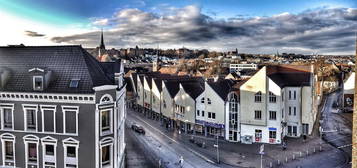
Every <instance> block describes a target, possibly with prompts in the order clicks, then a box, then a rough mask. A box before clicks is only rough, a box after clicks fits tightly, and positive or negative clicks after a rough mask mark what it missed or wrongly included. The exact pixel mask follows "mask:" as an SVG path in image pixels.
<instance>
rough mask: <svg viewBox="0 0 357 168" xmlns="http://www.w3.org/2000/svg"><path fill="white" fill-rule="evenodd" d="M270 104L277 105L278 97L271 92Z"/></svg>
mask: <svg viewBox="0 0 357 168" xmlns="http://www.w3.org/2000/svg"><path fill="white" fill-rule="evenodd" d="M269 103H276V96H275V94H274V93H272V92H269Z"/></svg>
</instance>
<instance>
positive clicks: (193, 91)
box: [181, 81, 205, 100]
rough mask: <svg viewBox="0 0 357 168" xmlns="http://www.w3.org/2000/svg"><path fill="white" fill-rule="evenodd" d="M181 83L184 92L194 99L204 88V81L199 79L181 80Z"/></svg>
mask: <svg viewBox="0 0 357 168" xmlns="http://www.w3.org/2000/svg"><path fill="white" fill-rule="evenodd" d="M181 85H182V87H183V89H184V90H185V92H186V93H187V94H188V95H190V96H191V98H192V99H194V100H195V99H196V98H197V97H198V96H199V95H200V94H201V93H202V92H203V91H204V90H205V89H204V88H205V85H204V83H203V82H200V81H196V82H182V83H181Z"/></svg>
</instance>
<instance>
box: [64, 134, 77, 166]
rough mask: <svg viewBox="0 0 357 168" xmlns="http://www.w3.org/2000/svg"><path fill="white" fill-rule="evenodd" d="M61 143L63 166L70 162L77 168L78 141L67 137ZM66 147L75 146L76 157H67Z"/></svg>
mask: <svg viewBox="0 0 357 168" xmlns="http://www.w3.org/2000/svg"><path fill="white" fill-rule="evenodd" d="M62 143H63V163H64V165H63V166H64V167H65V168H67V167H66V165H67V164H72V165H76V166H77V168H78V166H79V165H78V155H79V153H78V149H79V141H77V140H75V139H73V138H67V139H64V140H63V141H62ZM67 147H75V148H76V157H74V158H72V157H67Z"/></svg>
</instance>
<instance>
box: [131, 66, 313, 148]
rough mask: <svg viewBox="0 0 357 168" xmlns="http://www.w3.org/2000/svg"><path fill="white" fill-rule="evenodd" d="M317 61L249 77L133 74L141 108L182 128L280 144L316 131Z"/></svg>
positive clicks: (166, 123)
mask: <svg viewBox="0 0 357 168" xmlns="http://www.w3.org/2000/svg"><path fill="white" fill-rule="evenodd" d="M315 80H316V76H315V75H314V73H313V66H292V65H269V66H263V67H262V68H260V69H259V70H257V72H256V73H255V74H254V75H253V76H251V77H250V78H248V79H243V80H235V79H220V80H215V81H212V80H209V79H204V78H202V77H190V76H177V75H170V74H161V73H160V72H146V73H131V74H130V77H129V79H128V83H130V85H132V90H133V95H135V104H136V106H137V108H138V110H139V111H141V112H143V113H145V114H146V116H149V117H151V118H152V119H156V120H158V121H160V122H162V125H163V126H164V127H167V128H175V129H178V130H180V131H182V132H184V133H191V134H201V135H205V136H220V137H223V138H225V139H226V140H227V141H231V142H243V143H255V142H262V143H272V144H279V143H281V142H282V139H283V138H284V137H285V136H287V137H300V136H302V135H309V134H311V133H312V129H313V125H314V122H315V120H316V103H315V94H314V93H315V91H314V85H315V84H314V81H315Z"/></svg>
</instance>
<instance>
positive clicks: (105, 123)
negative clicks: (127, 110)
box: [100, 109, 112, 133]
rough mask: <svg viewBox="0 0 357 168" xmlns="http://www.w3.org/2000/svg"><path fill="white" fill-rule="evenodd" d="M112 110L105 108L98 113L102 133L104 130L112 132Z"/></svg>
mask: <svg viewBox="0 0 357 168" xmlns="http://www.w3.org/2000/svg"><path fill="white" fill-rule="evenodd" d="M111 113H112V110H111V109H106V110H101V112H100V115H101V130H102V133H104V132H107V133H108V132H109V133H111V132H112V126H111V125H112V119H111V118H112V117H111V116H112V114H111Z"/></svg>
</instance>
